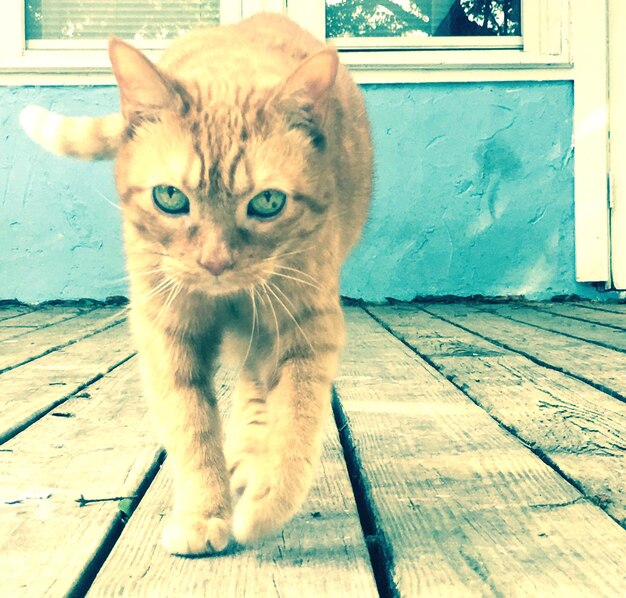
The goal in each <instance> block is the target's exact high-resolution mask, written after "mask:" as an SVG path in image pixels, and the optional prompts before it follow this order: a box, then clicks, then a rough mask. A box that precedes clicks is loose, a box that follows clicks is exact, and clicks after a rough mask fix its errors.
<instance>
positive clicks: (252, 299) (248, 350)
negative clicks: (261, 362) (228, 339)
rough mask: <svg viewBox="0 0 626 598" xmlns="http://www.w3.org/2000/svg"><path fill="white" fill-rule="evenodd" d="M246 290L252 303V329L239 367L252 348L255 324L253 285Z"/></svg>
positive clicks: (242, 364)
mask: <svg viewBox="0 0 626 598" xmlns="http://www.w3.org/2000/svg"><path fill="white" fill-rule="evenodd" d="M248 292H249V293H250V302H251V303H252V331H251V332H250V341H249V342H248V349H247V351H246V356H245V357H244V358H243V361H242V362H241V367H243V366H244V365H245V363H246V361H248V357H249V356H250V349H251V348H252V339H254V328H255V326H256V324H257V313H256V299H255V294H256V291H255V289H254V287H253V286H252V287H250V288H249V289H248Z"/></svg>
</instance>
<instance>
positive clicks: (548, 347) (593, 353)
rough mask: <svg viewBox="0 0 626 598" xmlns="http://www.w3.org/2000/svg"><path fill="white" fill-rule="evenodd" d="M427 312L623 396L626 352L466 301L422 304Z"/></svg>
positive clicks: (625, 394) (625, 388)
mask: <svg viewBox="0 0 626 598" xmlns="http://www.w3.org/2000/svg"><path fill="white" fill-rule="evenodd" d="M423 309H425V310H426V311H427V312H428V313H431V314H433V315H436V316H439V317H442V318H444V319H446V320H447V321H449V322H451V323H453V324H456V325H458V326H462V327H463V328H465V329H467V330H469V331H470V332H473V333H475V334H479V335H480V336H482V337H484V338H486V339H487V340H492V341H496V342H497V343H498V344H501V345H503V346H504V347H506V348H508V349H511V350H513V351H516V352H517V353H520V354H522V355H525V356H527V357H530V358H532V359H535V360H537V361H538V362H540V363H541V364H543V365H548V366H550V367H552V368H555V369H558V370H560V371H563V372H567V373H570V374H572V375H574V376H576V377H578V378H580V379H582V380H585V381H587V382H589V383H590V384H592V385H594V386H596V387H597V388H600V389H602V390H604V391H608V392H611V393H615V394H617V395H619V396H621V397H626V376H625V375H624V372H626V354H625V353H622V352H620V351H615V350H612V349H608V348H605V347H600V346H598V345H594V344H591V343H586V342H584V341H581V340H578V339H574V338H570V337H566V336H563V335H561V334H559V333H557V332H551V331H547V330H541V329H539V328H536V327H534V326H532V325H530V324H523V323H520V322H513V321H512V320H510V319H508V318H505V317H502V316H499V315H497V314H494V313H487V312H485V311H484V310H481V309H480V308H478V307H476V306H474V305H469V304H453V305H443V304H442V305H439V304H432V305H428V306H423Z"/></svg>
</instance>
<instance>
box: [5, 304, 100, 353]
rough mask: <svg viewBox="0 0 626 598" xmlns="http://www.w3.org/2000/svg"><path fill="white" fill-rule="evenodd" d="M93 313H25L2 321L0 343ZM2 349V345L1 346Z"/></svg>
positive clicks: (61, 309) (58, 309) (75, 310)
mask: <svg viewBox="0 0 626 598" xmlns="http://www.w3.org/2000/svg"><path fill="white" fill-rule="evenodd" d="M88 311H93V308H92V309H81V308H79V307H42V308H40V309H38V310H35V311H30V312H27V313H24V314H23V315H18V316H17V317H13V318H10V319H7V320H0V341H2V342H3V341H6V340H7V339H11V338H15V337H17V336H21V335H23V334H26V333H27V332H31V331H33V330H36V329H37V328H47V327H48V326H54V325H55V324H57V323H59V322H64V321H66V320H70V319H72V318H75V317H76V316H79V315H80V314H82V313H86V312H88ZM0 348H2V345H1V344H0Z"/></svg>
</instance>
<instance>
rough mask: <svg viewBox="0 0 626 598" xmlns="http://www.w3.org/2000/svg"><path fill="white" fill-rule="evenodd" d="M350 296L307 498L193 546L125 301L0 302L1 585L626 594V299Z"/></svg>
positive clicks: (50, 589)
mask: <svg viewBox="0 0 626 598" xmlns="http://www.w3.org/2000/svg"><path fill="white" fill-rule="evenodd" d="M345 312H346V320H347V325H348V346H347V348H346V350H345V352H344V358H343V362H342V367H341V371H340V375H339V377H338V379H337V382H336V394H335V400H334V416H335V417H334V420H333V421H329V422H328V426H327V435H326V443H325V449H324V455H323V460H322V466H321V468H320V470H319V475H318V478H317V482H316V484H315V486H314V488H313V490H312V492H311V495H310V497H309V499H308V501H307V503H306V505H305V506H304V508H303V509H302V511H301V512H300V514H299V515H298V516H297V517H296V518H295V519H294V520H293V521H292V522H291V523H290V524H289V525H287V526H286V527H285V529H284V531H283V532H282V533H281V534H279V535H277V536H275V537H272V538H269V539H267V540H266V541H264V542H263V543H262V544H261V545H259V546H256V547H251V548H246V549H233V550H231V551H230V552H229V553H228V554H225V555H222V556H218V557H212V558H203V559H181V558H174V557H170V556H168V555H166V554H165V553H164V551H163V550H162V549H161V547H160V544H159V536H160V533H161V527H162V524H163V516H164V514H165V513H166V511H167V508H168V505H169V500H170V499H169V492H170V479H169V474H168V470H167V467H161V465H162V462H163V455H162V453H161V450H160V448H159V447H158V445H157V444H156V443H155V439H154V435H153V434H152V432H151V429H150V424H149V421H148V418H147V416H146V412H145V406H144V402H143V400H142V398H141V396H140V395H141V390H140V385H139V380H138V375H137V371H136V363H135V362H136V360H135V358H134V350H133V346H132V342H131V340H130V338H129V334H128V330H127V325H126V323H125V320H124V313H123V310H121V309H120V308H119V307H111V306H95V305H91V306H89V305H83V306H56V307H54V306H48V307H40V308H39V309H34V308H31V307H27V306H10V305H6V306H3V307H0V395H1V396H2V400H1V402H0V438H1V439H2V443H3V444H2V446H0V467H1V471H2V480H3V484H2V501H1V503H2V504H1V506H2V509H1V517H0V530H1V532H2V533H1V534H0V537H1V538H2V539H1V540H0V544H1V546H0V576H1V578H2V590H3V594H4V595H6V596H11V597H15V596H29V597H32V596H64V595H67V594H71V595H75V596H78V595H84V594H85V593H87V594H88V595H89V596H118V595H119V596H122V595H125V596H137V595H156V594H158V595H163V596H218V595H219V596H226V597H229V596H237V597H238V596H255V597H256V596H266V595H272V596H283V597H284V596H297V597H298V598H302V597H305V598H308V597H309V596H315V597H321V596H341V595H344V596H358V597H359V598H361V597H366V596H378V595H382V596H403V597H412V596H428V597H431V596H463V597H465V596H568V597H572V596H581V597H582V596H585V597H589V596H594V597H597V596H609V597H613V596H623V595H624V588H626V530H625V528H626V490H625V485H626V482H625V480H626V464H625V455H626V405H625V404H624V402H625V401H626V305H623V304H595V303H566V304H556V303H550V304H547V303H518V302H515V303H455V304H446V303H424V304H399V305H389V306H367V305H366V306H350V307H346V309H345ZM227 386H228V384H227V381H226V380H225V381H224V383H223V384H222V385H221V392H222V394H226V393H227Z"/></svg>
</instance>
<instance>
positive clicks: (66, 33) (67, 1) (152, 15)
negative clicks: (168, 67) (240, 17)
mask: <svg viewBox="0 0 626 598" xmlns="http://www.w3.org/2000/svg"><path fill="white" fill-rule="evenodd" d="M24 8H25V10H24V17H25V19H24V25H25V42H26V48H27V49H34V48H40V49H41V48H58V47H59V46H60V45H61V46H63V45H65V47H71V43H72V42H78V43H77V44H75V45H76V46H79V47H80V46H81V44H82V47H84V43H83V41H84V40H94V39H95V40H103V39H106V38H107V37H108V36H109V35H110V34H114V35H117V36H119V37H123V38H125V39H131V40H134V41H145V40H164V39H170V38H173V37H176V36H178V35H180V34H182V33H185V32H186V31H188V30H189V29H191V28H192V27H194V26H197V25H200V24H207V25H216V24H219V22H220V3H219V0H188V1H186V2H180V0H147V1H143V2H139V1H138V0H26V1H25V3H24ZM60 41H62V42H64V43H63V44H59V42H60Z"/></svg>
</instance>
